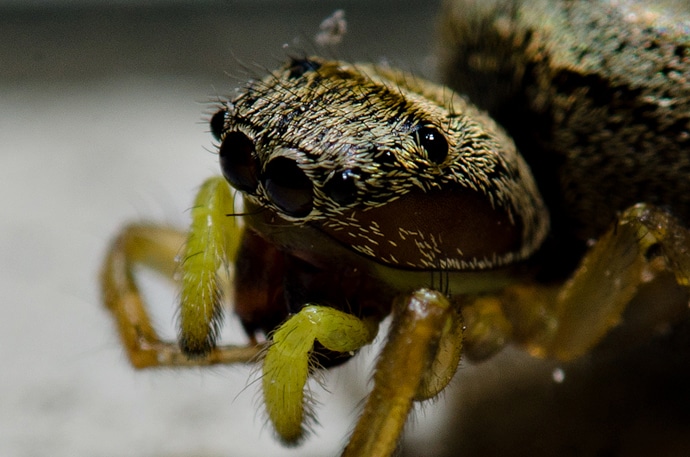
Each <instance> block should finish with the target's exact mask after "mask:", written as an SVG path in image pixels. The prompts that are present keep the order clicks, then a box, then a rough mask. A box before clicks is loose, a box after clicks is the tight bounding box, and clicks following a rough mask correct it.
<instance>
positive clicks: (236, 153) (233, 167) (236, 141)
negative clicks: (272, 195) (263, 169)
mask: <svg viewBox="0 0 690 457" xmlns="http://www.w3.org/2000/svg"><path fill="white" fill-rule="evenodd" d="M219 152H220V168H221V170H222V171H223V176H225V179H227V180H228V182H229V183H230V184H231V185H232V187H234V188H235V189H237V190H243V191H245V192H251V191H253V190H255V189H256V186H257V185H258V184H259V180H258V178H257V176H258V169H259V166H258V163H257V159H256V156H255V154H254V143H253V142H252V140H250V139H249V138H248V137H247V135H245V134H244V133H242V132H228V133H227V134H226V135H225V138H224V139H223V143H222V144H221V145H220V151H219Z"/></svg>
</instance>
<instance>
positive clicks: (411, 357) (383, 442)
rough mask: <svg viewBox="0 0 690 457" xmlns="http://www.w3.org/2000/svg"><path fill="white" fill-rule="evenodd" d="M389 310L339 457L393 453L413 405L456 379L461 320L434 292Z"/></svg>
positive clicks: (424, 292)
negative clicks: (368, 386) (370, 380)
mask: <svg viewBox="0 0 690 457" xmlns="http://www.w3.org/2000/svg"><path fill="white" fill-rule="evenodd" d="M403 305H404V306H402V307H398V308H396V309H395V311H394V316H393V323H392V325H391V329H390V331H389V334H388V335H389V336H388V341H387V342H386V345H385V347H384V349H383V351H382V352H381V355H380V356H379V361H378V363H377V366H376V372H375V374H374V388H373V390H372V391H371V393H370V394H369V397H368V399H367V403H366V405H365V407H364V412H363V413H362V416H361V417H360V419H359V421H358V423H357V425H356V427H355V430H354V432H353V434H352V437H351V439H350V442H349V443H348V445H347V447H346V448H345V451H344V452H343V456H346V457H349V456H367V457H383V456H390V455H392V454H393V453H394V451H395V449H396V446H397V444H398V440H399V438H400V435H401V434H402V431H403V427H404V425H405V422H406V420H407V416H408V414H409V412H410V409H411V408H412V402H413V400H423V399H427V398H431V397H433V396H435V395H436V394H438V393H439V392H440V391H441V390H442V389H443V388H444V387H445V386H446V385H447V384H448V382H449V381H450V379H451V378H452V376H453V375H454V374H455V371H456V369H457V366H458V363H459V361H460V355H461V350H462V327H463V325H462V320H461V319H460V316H459V315H458V313H457V312H456V311H455V309H453V307H452V306H451V304H450V302H449V301H448V300H447V299H446V298H445V297H444V296H443V295H442V294H441V293H440V292H437V291H431V290H426V289H422V290H418V291H416V292H415V293H413V294H412V295H411V296H410V297H409V298H408V299H407V301H406V302H405V303H404V304H403Z"/></svg>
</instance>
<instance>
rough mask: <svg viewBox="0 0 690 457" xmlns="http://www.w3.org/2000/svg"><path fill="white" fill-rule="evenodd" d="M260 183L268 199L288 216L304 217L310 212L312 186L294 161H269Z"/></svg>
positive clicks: (312, 194)
mask: <svg viewBox="0 0 690 457" xmlns="http://www.w3.org/2000/svg"><path fill="white" fill-rule="evenodd" d="M262 182H263V185H264V188H265V189H266V194H267V195H268V198H270V199H271V201H272V202H273V203H274V204H275V205H276V206H277V207H278V208H280V209H281V210H282V211H284V212H285V214H287V215H288V216H292V217H304V216H306V215H308V214H309V213H310V212H311V210H312V207H313V204H314V190H313V186H312V183H311V181H310V180H309V178H308V177H307V175H306V174H304V172H303V171H302V169H301V168H300V167H299V165H298V164H297V162H296V161H295V160H293V159H289V158H287V157H276V158H275V159H273V160H271V161H270V162H269V163H268V165H266V170H265V171H264V174H263V177H262Z"/></svg>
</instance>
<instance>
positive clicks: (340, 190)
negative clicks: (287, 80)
mask: <svg viewBox="0 0 690 457" xmlns="http://www.w3.org/2000/svg"><path fill="white" fill-rule="evenodd" d="M323 190H324V192H325V193H326V195H328V196H329V197H330V198H332V199H333V200H335V202H336V203H339V204H341V205H348V204H350V203H352V202H354V201H355V199H356V198H357V175H356V174H355V172H354V171H352V170H345V171H341V172H339V173H336V174H335V175H333V176H332V177H331V178H330V179H329V180H328V181H326V184H325V185H324V189H323Z"/></svg>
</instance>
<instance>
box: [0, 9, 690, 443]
mask: <svg viewBox="0 0 690 457" xmlns="http://www.w3.org/2000/svg"><path fill="white" fill-rule="evenodd" d="M438 3H439V2H438V1H436V0H434V1H426V2H415V1H407V0H395V1H394V0H380V1H375V2H374V1H367V0H340V1H335V0H289V1H280V2H278V1H269V0H263V1H262V0H226V1H221V0H207V1H186V2H185V1H163V0H159V1H148V2H135V1H124V0H122V1H115V2H113V1H99V2H97V1H87V0H82V1H57V0H56V1H45V0H44V1H38V0H34V1H26V0H22V1H9V0H0V210H1V211H2V214H1V215H0V291H2V301H1V303H0V455H2V456H16V457H24V456H27V457H28V456H37V455H51V456H53V457H61V456H65V457H66V456H69V457H73V456H91V457H101V456H103V457H106V456H108V457H109V456H113V457H115V456H147V457H159V456H162V457H182V456H185V457H189V456H202V457H203V456H209V457H216V456H224V457H232V456H249V457H251V456H257V457H258V456H261V457H266V456H283V455H285V456H298V455H299V456H323V455H337V454H338V450H339V449H340V448H341V447H342V446H343V443H344V440H345V438H346V436H347V434H348V430H349V429H350V427H351V426H352V423H353V422H354V420H355V419H356V417H357V412H358V408H359V407H360V406H361V404H362V399H363V398H364V396H365V395H366V392H367V390H368V388H369V384H368V379H369V376H370V372H371V367H372V364H373V357H374V356H375V354H376V349H367V350H364V351H363V354H361V356H359V357H357V358H356V359H355V360H353V361H352V362H350V363H348V364H346V365H345V366H343V367H339V368H337V369H334V370H332V371H330V372H329V373H328V374H326V375H325V376H324V379H323V381H324V387H325V388H324V387H322V386H320V385H319V384H318V383H314V384H313V385H312V390H313V393H314V396H315V397H316V399H317V401H318V402H319V404H318V405H317V414H318V418H319V424H316V425H315V426H314V433H313V435H312V436H311V437H309V438H308V439H307V440H306V442H305V443H304V445H303V446H301V447H299V448H294V449H285V448H283V447H282V446H281V445H280V444H278V443H277V442H276V441H275V440H274V439H273V435H272V432H271V430H270V428H268V427H267V426H266V425H265V418H264V416H263V414H262V412H261V403H260V397H259V386H258V385H257V383H256V382H255V380H256V372H255V368H254V367H251V366H233V367H218V368H213V369H208V368H207V369H188V370H153V371H140V372H136V371H134V370H133V369H132V368H131V367H130V366H129V364H128V362H127V359H126V356H125V354H124V352H123V350H122V348H121V346H120V343H119V341H118V338H117V336H116V334H115V329H114V325H113V323H112V322H111V320H110V318H109V316H108V315H107V314H106V311H105V310H104V309H103V308H102V306H101V303H100V297H99V291H98V271H99V268H100V263H101V260H102V258H103V256H104V254H105V251H106V249H107V246H108V243H109V241H110V240H111V239H112V237H113V236H114V235H115V234H116V232H117V231H118V229H119V228H120V227H122V226H123V225H124V224H125V223H127V222H132V221H157V222H161V223H169V224H173V225H176V226H179V227H182V228H184V227H185V225H186V224H187V217H188V208H189V207H190V205H191V202H192V199H193V197H194V194H195V192H196V189H197V188H198V186H199V185H200V184H201V182H202V181H203V180H204V179H205V178H206V177H208V176H211V175H213V174H217V173H218V166H217V158H216V156H215V154H214V153H213V151H212V147H211V145H212V138H211V135H210V134H209V132H208V126H207V121H208V118H209V117H210V114H211V112H212V107H213V102H214V101H216V100H218V98H219V97H220V98H223V97H225V96H230V95H232V94H233V91H234V90H235V89H236V88H237V87H239V86H241V84H242V82H243V81H245V80H246V79H248V78H250V77H254V76H261V75H263V74H265V73H266V71H267V69H272V68H274V67H277V66H278V65H280V64H281V63H282V62H283V61H284V60H285V59H286V57H287V56H290V55H298V56H301V55H305V54H321V55H325V56H328V57H337V58H341V59H345V60H356V61H363V60H365V61H373V62H382V61H385V62H390V63H391V64H393V65H395V66H398V67H401V68H403V69H406V70H410V71H413V72H415V73H417V74H420V75H422V76H426V77H430V78H436V75H435V74H434V73H433V71H434V68H436V62H435V61H434V57H433V48H434V42H435V39H436V36H435V22H436V15H437V8H438ZM336 9H343V10H344V11H345V17H346V19H347V23H348V32H347V34H346V35H345V37H344V41H343V43H342V44H341V45H339V46H337V47H331V48H327V49H323V48H319V47H318V46H317V45H316V44H315V42H314V37H315V35H316V33H317V31H318V27H319V24H320V23H321V22H322V21H323V20H324V19H325V18H326V17H328V16H330V15H331V14H332V13H333V12H334V11H335V10H336ZM149 279H150V281H148V283H149V286H150V287H149V288H148V289H147V291H148V293H149V294H150V298H151V299H152V300H151V302H152V303H155V304H156V309H155V310H154V311H155V312H156V316H157V317H158V319H157V322H158V323H159V325H160V328H161V329H162V330H163V333H164V334H167V335H169V336H173V335H174V329H173V324H174V320H175V317H174V310H175V294H174V292H173V291H171V290H170V289H168V288H167V287H165V285H164V284H159V283H158V282H156V281H155V278H149ZM656 287H661V288H664V287H666V288H669V287H671V286H670V283H669V282H666V283H665V285H664V284H662V285H660V286H656ZM658 296H659V293H658V291H656V292H655V291H653V290H652V291H650V292H649V296H648V297H647V298H644V297H643V298H642V299H640V303H641V304H642V306H641V307H640V309H643V312H641V314H644V313H646V312H653V307H650V306H649V304H650V303H654V304H655V305H656V304H657V302H658V300H657V297H658ZM673 301H674V302H676V303H681V305H682V306H685V303H687V296H686V295H683V294H681V296H680V298H678V297H676V298H674V299H673ZM626 320H627V321H628V323H629V322H635V321H636V320H642V321H644V320H645V319H644V317H641V318H639V319H637V318H635V315H634V313H633V314H630V315H628V316H626ZM633 327H634V326H633ZM688 327H690V326H687V325H686V326H685V328H684V329H682V331H677V329H675V330H669V329H666V331H664V332H656V333H657V334H658V335H661V337H658V335H657V338H656V339H655V340H653V341H652V342H651V343H650V344H642V345H640V342H641V341H647V339H648V337H649V335H648V333H649V332H647V333H645V332H642V333H640V332H637V331H635V330H633V331H632V332H628V334H627V336H623V337H618V336H616V335H617V333H616V332H614V335H613V336H612V337H611V338H607V340H606V341H604V343H602V345H601V347H600V348H599V349H598V350H597V351H595V353H594V354H593V355H590V356H587V357H585V358H584V359H583V360H580V361H578V362H576V363H573V364H570V365H562V364H558V363H557V362H553V361H539V360H535V359H532V358H529V357H528V356H526V355H525V354H523V353H521V352H519V351H517V350H515V349H512V348H508V349H507V350H505V351H503V352H502V353H501V354H500V355H499V356H497V357H495V358H494V359H492V360H491V361H490V362H489V363H484V364H480V365H471V364H469V363H467V362H463V363H462V365H461V369H460V370H459V372H458V375H457V376H456V378H455V380H454V381H453V383H452V387H453V389H448V390H447V391H445V392H444V393H443V394H442V395H441V396H440V398H439V400H438V401H435V402H431V403H429V404H427V405H424V406H422V407H421V408H418V411H417V413H416V414H415V415H414V419H413V420H412V421H411V426H410V427H408V428H409V429H410V433H408V435H407V443H406V448H405V449H406V451H407V452H406V454H405V455H409V456H431V455H457V450H458V449H459V450H461V452H462V455H467V456H469V455H481V456H487V455H501V456H505V455H530V456H533V455H549V456H552V455H559V456H564V455H573V456H575V455H577V456H584V455H591V456H604V455H606V456H613V455H645V456H646V455H669V456H673V455H679V456H680V455H690V454H689V453H690V443H688V441H689V440H688V438H687V437H689V436H690V414H689V413H688V411H690V409H689V408H688V407H687V406H686V405H690V389H688V388H687V385H688V384H690V370H689V369H688V367H690V353H689V352H690V351H689V350H688V349H689V348H690V329H688ZM226 334H227V337H228V338H229V339H238V338H239V341H241V332H240V330H239V329H238V327H237V325H236V323H235V325H233V323H232V322H229V323H228V326H227V331H226ZM624 335H625V333H624ZM641 335H644V337H642V336H641ZM458 399H459V400H458ZM449 412H453V413H454V414H452V415H450V416H449V417H447V416H448V414H449Z"/></svg>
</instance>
